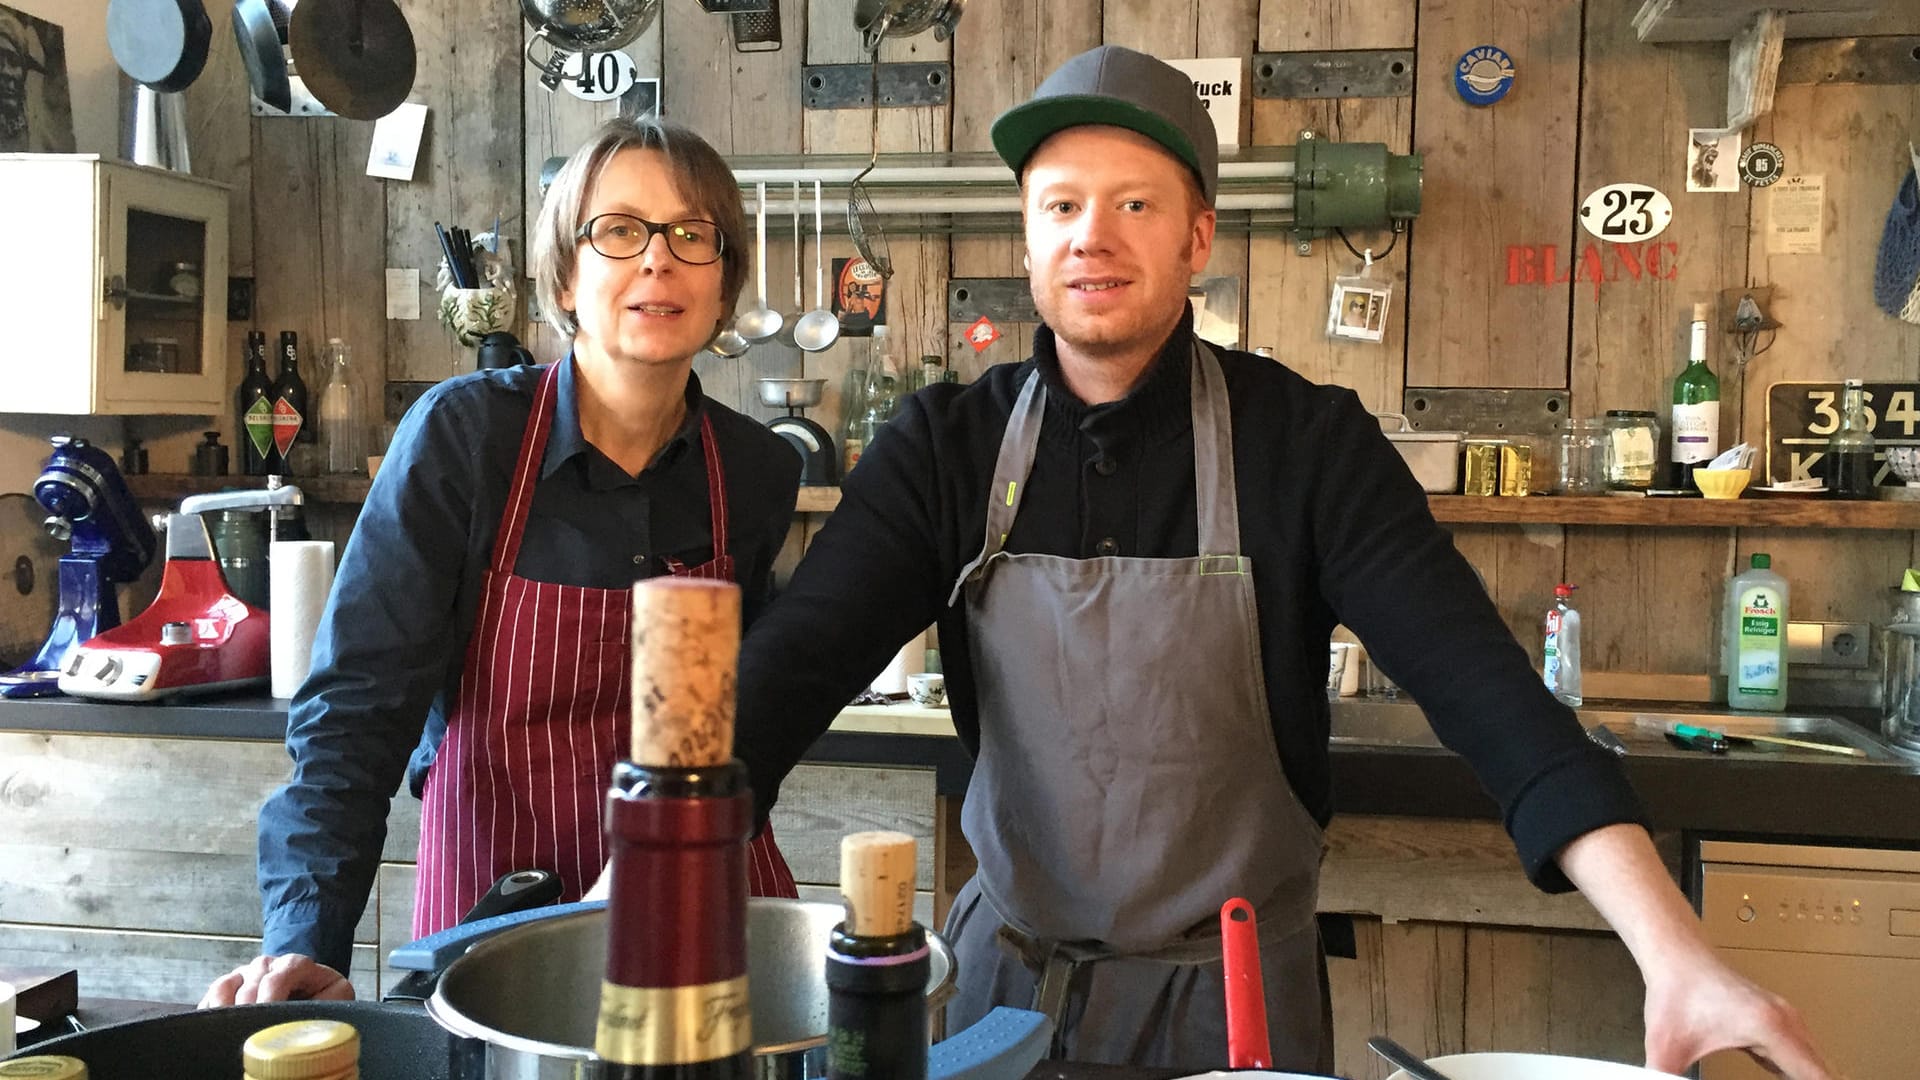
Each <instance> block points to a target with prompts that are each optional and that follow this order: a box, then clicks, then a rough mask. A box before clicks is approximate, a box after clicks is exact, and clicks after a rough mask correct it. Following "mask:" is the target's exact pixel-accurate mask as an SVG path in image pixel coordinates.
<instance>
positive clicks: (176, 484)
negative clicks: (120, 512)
mask: <svg viewBox="0 0 1920 1080" xmlns="http://www.w3.org/2000/svg"><path fill="white" fill-rule="evenodd" d="M287 483H288V484H290V485H292V486H293V487H297V488H299V489H300V493H301V494H302V495H304V496H305V497H306V500H307V501H308V502H312V503H359V502H364V501H366V498H367V488H369V487H370V486H372V484H373V481H371V480H369V479H367V478H366V477H364V476H290V477H287ZM127 486H128V487H129V488H131V489H132V490H133V496H134V498H136V499H139V500H140V501H141V502H156V503H178V502H179V501H180V500H181V499H184V498H186V497H187V496H189V495H207V494H211V493H213V492H216V491H245V490H249V489H263V488H265V487H266V486H267V478H266V477H264V476H188V475H186V474H184V473H147V474H145V475H142V476H129V477H127Z"/></svg>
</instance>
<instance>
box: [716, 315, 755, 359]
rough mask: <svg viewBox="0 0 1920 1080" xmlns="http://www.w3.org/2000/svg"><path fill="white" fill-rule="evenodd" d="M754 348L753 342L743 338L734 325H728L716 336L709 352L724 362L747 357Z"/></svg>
mask: <svg viewBox="0 0 1920 1080" xmlns="http://www.w3.org/2000/svg"><path fill="white" fill-rule="evenodd" d="M752 347H753V342H751V341H748V340H747V339H746V338H745V337H743V336H742V335H741V333H740V331H739V330H738V329H736V328H735V325H734V323H728V324H727V327H726V329H724V330H722V331H720V333H718V334H716V335H715V336H714V339H713V344H711V345H708V346H707V351H708V352H710V353H712V354H713V355H715V356H717V357H719V358H720V359H722V360H733V359H735V358H737V357H741V356H745V355H746V354H747V350H748V349H750V348H752Z"/></svg>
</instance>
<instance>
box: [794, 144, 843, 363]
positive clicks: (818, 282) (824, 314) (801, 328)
mask: <svg viewBox="0 0 1920 1080" xmlns="http://www.w3.org/2000/svg"><path fill="white" fill-rule="evenodd" d="M826 246H827V237H826V233H825V231H824V230H823V229H822V228H821V216H820V181H818V180H815V181H814V182H813V310H812V311H809V312H807V313H806V314H805V315H802V316H800V321H799V322H798V323H795V324H794V327H793V343H794V344H795V345H798V346H800V347H801V348H802V349H805V350H806V351H807V352H825V351H826V350H828V349H830V348H832V347H833V343H834V342H835V341H836V340H838V339H839V337H840V320H839V319H838V318H836V317H835V316H834V314H833V312H831V311H828V310H827V276H826V275H827V270H826V254H825V249H826Z"/></svg>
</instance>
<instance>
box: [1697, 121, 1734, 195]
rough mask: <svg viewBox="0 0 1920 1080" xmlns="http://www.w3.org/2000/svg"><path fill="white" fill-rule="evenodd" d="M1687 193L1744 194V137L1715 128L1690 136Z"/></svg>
mask: <svg viewBox="0 0 1920 1080" xmlns="http://www.w3.org/2000/svg"><path fill="white" fill-rule="evenodd" d="M1687 190H1688V191H1739V190H1740V133H1739V132H1737V131H1718V130H1715V129H1713V128H1693V129H1691V130H1689V131H1688V132H1687Z"/></svg>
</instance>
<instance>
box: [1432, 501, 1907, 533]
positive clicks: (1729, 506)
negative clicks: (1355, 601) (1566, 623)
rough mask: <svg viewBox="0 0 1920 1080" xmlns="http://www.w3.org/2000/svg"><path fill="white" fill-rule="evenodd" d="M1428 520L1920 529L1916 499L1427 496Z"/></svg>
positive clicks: (1687, 526) (1501, 523) (1559, 523)
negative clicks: (1431, 516)
mask: <svg viewBox="0 0 1920 1080" xmlns="http://www.w3.org/2000/svg"><path fill="white" fill-rule="evenodd" d="M1428 502H1429V503H1430V504H1431V505H1432V507H1433V516H1434V517H1435V518H1437V519H1439V520H1441V521H1444V522H1451V523H1456V524H1478V525H1507V524H1526V523H1538V524H1542V525H1617V526H1648V527H1654V528H1736V527H1737V528H1742V529H1754V528H1785V529H1894V530H1900V531H1907V530H1916V531H1920V502H1893V501H1877V500H1876V501H1867V500H1859V501H1849V500H1840V499H1834V500H1827V499H1766V498H1753V499H1681V498H1651V499H1649V498H1635V497H1622V496H1610V495H1601V496H1591V497H1588V496H1555V495H1529V496H1527V497H1525V498H1500V497H1492V498H1482V497H1479V496H1473V495H1432V496H1429V497H1428Z"/></svg>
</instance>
